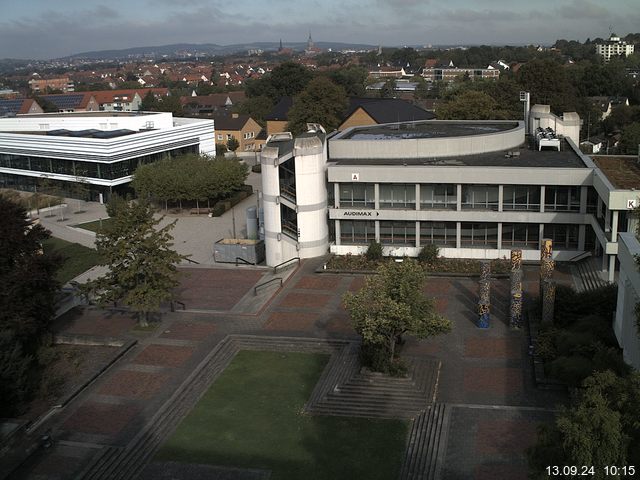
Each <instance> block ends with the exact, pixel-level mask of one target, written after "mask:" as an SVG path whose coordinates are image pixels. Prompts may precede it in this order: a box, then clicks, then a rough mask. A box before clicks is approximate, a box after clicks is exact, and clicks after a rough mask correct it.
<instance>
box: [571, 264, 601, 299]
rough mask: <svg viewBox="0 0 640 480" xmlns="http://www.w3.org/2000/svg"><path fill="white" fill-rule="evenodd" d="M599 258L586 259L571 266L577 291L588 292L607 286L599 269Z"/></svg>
mask: <svg viewBox="0 0 640 480" xmlns="http://www.w3.org/2000/svg"><path fill="white" fill-rule="evenodd" d="M600 261H601V260H600V259H599V258H593V257H588V258H585V259H583V260H580V261H579V262H576V263H574V264H573V271H574V272H575V276H576V277H577V278H578V282H577V283H578V291H580V292H590V291H593V290H597V289H598V288H600V287H604V286H605V285H608V282H607V281H605V279H604V278H603V277H602V273H601V270H600V268H599V263H600Z"/></svg>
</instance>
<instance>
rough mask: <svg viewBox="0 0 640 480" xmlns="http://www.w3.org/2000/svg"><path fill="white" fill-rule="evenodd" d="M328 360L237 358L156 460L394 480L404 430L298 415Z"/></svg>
mask: <svg viewBox="0 0 640 480" xmlns="http://www.w3.org/2000/svg"><path fill="white" fill-rule="evenodd" d="M327 360H328V356H327V355H319V354H313V355H312V354H303V353H280V352H254V351H241V352H239V353H238V354H237V356H236V357H235V358H234V360H233V362H232V363H231V365H229V367H228V368H227V369H226V370H225V371H224V372H223V374H222V375H221V376H220V377H219V378H218V380H216V382H215V383H214V384H213V385H212V386H211V387H210V388H209V390H208V391H207V392H206V393H205V395H204V396H203V397H202V399H201V400H200V402H199V403H198V404H197V405H196V407H195V408H194V409H193V410H192V411H191V413H190V414H189V415H188V416H187V417H186V418H185V419H184V420H183V421H182V423H181V424H180V426H179V427H178V429H177V430H176V432H175V433H174V434H173V435H172V436H171V438H169V440H168V441H167V442H166V443H165V444H164V445H163V446H162V447H161V449H160V451H159V452H158V454H157V456H156V459H157V460H173V461H179V462H187V463H204V464H211V465H226V466H233V467H243V468H261V469H269V470H272V472H273V473H272V476H271V479H272V480H285V479H286V480H299V479H308V480H313V479H317V480H329V479H331V480H340V479H344V480H354V479H366V480H374V479H380V480H382V479H384V480H388V479H390V478H396V477H397V476H398V472H399V470H400V465H401V462H402V456H403V453H404V448H405V442H406V436H407V429H408V423H407V422H405V421H402V420H371V419H365V418H342V417H329V416H326V417H325V416H313V415H307V414H305V413H303V406H304V403H305V402H306V401H307V399H308V398H309V396H310V394H311V391H312V390H313V388H314V386H315V384H316V382H317V380H318V377H319V376H320V374H321V373H322V369H323V368H324V366H325V365H326V363H327Z"/></svg>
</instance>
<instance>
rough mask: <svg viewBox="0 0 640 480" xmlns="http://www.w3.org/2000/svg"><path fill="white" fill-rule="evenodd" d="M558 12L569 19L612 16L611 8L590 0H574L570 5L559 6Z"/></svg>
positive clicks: (596, 18)
mask: <svg viewBox="0 0 640 480" xmlns="http://www.w3.org/2000/svg"><path fill="white" fill-rule="evenodd" d="M556 12H557V13H558V14H559V15H560V16H562V17H564V18H565V19H567V20H583V19H594V20H604V19H606V18H609V17H610V16H611V13H610V10H607V9H606V8H604V7H602V6H600V5H596V4H594V3H591V2H589V1H588V0H573V2H571V3H570V4H569V5H564V6H562V7H560V8H558V9H557V10H556Z"/></svg>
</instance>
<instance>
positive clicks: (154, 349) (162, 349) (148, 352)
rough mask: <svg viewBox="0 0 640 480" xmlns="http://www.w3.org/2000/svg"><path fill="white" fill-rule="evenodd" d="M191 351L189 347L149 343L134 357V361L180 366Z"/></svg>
mask: <svg viewBox="0 0 640 480" xmlns="http://www.w3.org/2000/svg"><path fill="white" fill-rule="evenodd" d="M193 351H194V349H193V348H191V347H179V346H175V345H149V346H148V347H146V348H145V349H144V350H142V352H140V354H139V355H138V356H137V357H136V358H135V359H134V363H140V364H143V365H161V366H163V367H180V366H182V365H184V363H185V362H186V361H187V360H188V359H189V357H191V355H193Z"/></svg>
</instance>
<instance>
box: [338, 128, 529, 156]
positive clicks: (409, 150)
mask: <svg viewBox="0 0 640 480" xmlns="http://www.w3.org/2000/svg"><path fill="white" fill-rule="evenodd" d="M420 123H428V122H420ZM437 123H438V124H446V123H453V124H455V123H463V124H470V123H474V124H478V125H483V124H492V123H496V122H495V121H491V122H487V121H469V120H465V121H453V120H452V121H441V122H437ZM514 125H515V122H514ZM349 132H350V130H346V131H345V135H349ZM524 135H525V130H524V123H523V122H518V123H517V126H515V127H514V128H512V129H511V130H507V131H503V132H495V133H488V134H478V135H463V136H457V137H439V138H397V139H396V138H389V139H385V140H354V139H348V138H341V136H338V137H335V138H333V139H331V140H330V150H331V158H332V159H343V158H344V159H346V158H364V159H371V158H399V159H401V158H429V157H452V156H458V155H471V154H478V153H483V152H485V153H486V152H498V151H503V150H509V149H512V148H513V149H517V148H519V147H520V146H521V145H522V144H523V143H524V139H525V137H524Z"/></svg>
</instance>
